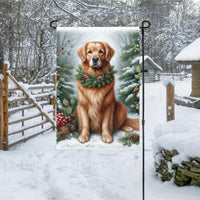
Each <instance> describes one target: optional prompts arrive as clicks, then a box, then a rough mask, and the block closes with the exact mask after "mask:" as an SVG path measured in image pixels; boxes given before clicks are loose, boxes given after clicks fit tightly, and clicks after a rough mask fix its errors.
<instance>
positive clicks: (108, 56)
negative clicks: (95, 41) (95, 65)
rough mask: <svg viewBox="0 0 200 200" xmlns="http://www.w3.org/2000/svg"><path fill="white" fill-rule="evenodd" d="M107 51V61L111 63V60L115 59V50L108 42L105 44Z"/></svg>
mask: <svg viewBox="0 0 200 200" xmlns="http://www.w3.org/2000/svg"><path fill="white" fill-rule="evenodd" d="M103 44H104V47H105V49H106V60H107V61H108V62H110V60H111V58H112V57H113V55H114V53H115V50H114V49H113V48H112V47H111V46H110V45H109V44H108V43H106V42H104V43H103Z"/></svg>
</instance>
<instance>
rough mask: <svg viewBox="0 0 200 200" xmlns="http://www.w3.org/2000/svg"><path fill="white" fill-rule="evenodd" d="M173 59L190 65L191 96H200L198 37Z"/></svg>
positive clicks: (199, 50)
mask: <svg viewBox="0 0 200 200" xmlns="http://www.w3.org/2000/svg"><path fill="white" fill-rule="evenodd" d="M175 60H176V61H177V62H178V63H179V64H182V65H192V91H191V94H190V96H191V97H200V38H198V39H196V40H195V41H194V42H192V43H191V44H190V45H188V46H187V47H185V48H184V49H183V50H182V51H181V52H180V53H179V54H178V55H177V56H176V57H175Z"/></svg>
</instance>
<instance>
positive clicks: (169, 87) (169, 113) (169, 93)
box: [166, 82, 174, 121]
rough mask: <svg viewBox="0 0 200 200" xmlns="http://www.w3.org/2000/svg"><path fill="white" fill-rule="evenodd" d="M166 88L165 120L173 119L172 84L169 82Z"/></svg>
mask: <svg viewBox="0 0 200 200" xmlns="http://www.w3.org/2000/svg"><path fill="white" fill-rule="evenodd" d="M166 88H167V106H166V112H167V121H171V120H174V85H172V84H171V83H170V82H169V83H168V84H167V86H166Z"/></svg>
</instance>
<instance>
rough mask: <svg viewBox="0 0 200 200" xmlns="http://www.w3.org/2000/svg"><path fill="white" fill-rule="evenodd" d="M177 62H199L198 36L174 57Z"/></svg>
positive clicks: (199, 46) (199, 43)
mask: <svg viewBox="0 0 200 200" xmlns="http://www.w3.org/2000/svg"><path fill="white" fill-rule="evenodd" d="M175 60H176V61H177V62H180V63H183V64H189V63H191V64H192V63H197V62H200V38H198V39H196V40H195V41H194V42H192V43H191V44H189V45H188V46H186V47H185V48H184V49H183V50H182V51H181V52H180V53H179V54H178V55H177V56H176V57H175Z"/></svg>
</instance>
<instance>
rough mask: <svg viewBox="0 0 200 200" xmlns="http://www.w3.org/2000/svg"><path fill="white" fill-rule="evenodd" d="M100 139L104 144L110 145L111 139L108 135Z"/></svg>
mask: <svg viewBox="0 0 200 200" xmlns="http://www.w3.org/2000/svg"><path fill="white" fill-rule="evenodd" d="M102 139H103V141H104V142H105V143H112V141H113V137H112V136H111V135H110V134H106V135H103V138H102Z"/></svg>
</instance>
